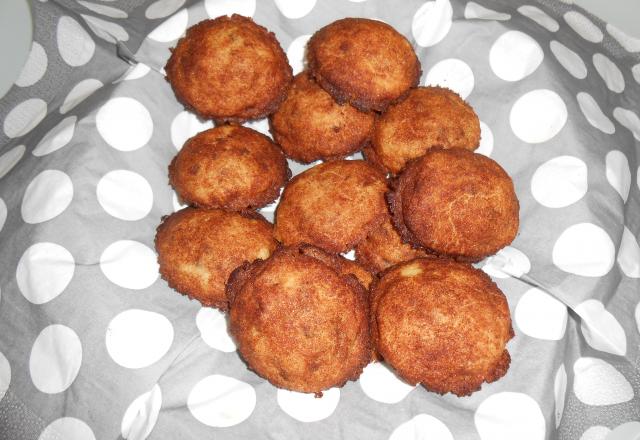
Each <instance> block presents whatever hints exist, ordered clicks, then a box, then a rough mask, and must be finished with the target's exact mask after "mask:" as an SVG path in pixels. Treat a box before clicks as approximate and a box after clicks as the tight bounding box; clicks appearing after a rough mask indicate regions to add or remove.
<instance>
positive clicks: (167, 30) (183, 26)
mask: <svg viewBox="0 0 640 440" xmlns="http://www.w3.org/2000/svg"><path fill="white" fill-rule="evenodd" d="M188 22H189V14H188V12H187V10H186V9H181V10H180V11H179V12H177V13H176V14H174V15H172V16H171V17H169V18H167V19H166V20H165V21H164V22H162V24H161V25H159V26H158V27H157V28H155V29H154V30H153V31H151V33H150V34H149V35H148V37H149V38H150V39H152V40H154V41H157V42H159V43H169V42H171V41H175V40H177V39H178V38H180V37H181V36H182V35H183V34H184V32H185V31H186V30H187V23H188Z"/></svg>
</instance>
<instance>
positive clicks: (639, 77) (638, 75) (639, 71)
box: [631, 64, 640, 84]
mask: <svg viewBox="0 0 640 440" xmlns="http://www.w3.org/2000/svg"><path fill="white" fill-rule="evenodd" d="M631 74H632V75H633V79H635V80H636V82H637V83H638V84H640V64H636V65H635V66H633V67H632V68H631Z"/></svg>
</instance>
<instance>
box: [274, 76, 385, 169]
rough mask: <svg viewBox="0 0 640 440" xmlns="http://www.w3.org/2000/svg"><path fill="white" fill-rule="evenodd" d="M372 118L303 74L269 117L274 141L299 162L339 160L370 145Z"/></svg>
mask: <svg viewBox="0 0 640 440" xmlns="http://www.w3.org/2000/svg"><path fill="white" fill-rule="evenodd" d="M373 120H374V116H373V114H372V113H364V112H361V111H360V110H358V109H356V108H355V107H352V106H351V105H349V104H344V105H340V104H338V103H336V102H335V101H334V100H333V98H332V97H331V95H329V94H328V93H327V92H325V91H324V90H323V89H322V87H320V86H319V85H318V84H316V83H315V81H313V79H311V77H310V76H309V74H308V73H307V72H302V73H300V74H298V75H296V77H295V78H294V79H293V83H292V84H291V88H290V89H289V93H288V95H287V98H286V99H285V100H284V102H283V103H282V105H281V106H280V108H278V110H277V111H276V112H275V113H274V114H272V115H271V118H270V125H271V133H272V134H273V139H274V140H275V141H276V142H277V143H278V144H279V145H280V146H281V147H282V149H283V150H284V152H285V154H286V155H287V156H288V157H290V158H292V159H293V160H296V161H298V162H302V163H309V162H313V161H315V160H319V159H322V160H330V159H340V158H343V157H345V156H348V155H350V154H352V153H355V152H356V151H358V150H359V149H361V148H362V147H363V146H364V145H365V144H366V143H368V142H369V138H370V136H371V131H372V130H373Z"/></svg>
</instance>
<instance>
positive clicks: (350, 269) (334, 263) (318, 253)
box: [299, 244, 373, 289]
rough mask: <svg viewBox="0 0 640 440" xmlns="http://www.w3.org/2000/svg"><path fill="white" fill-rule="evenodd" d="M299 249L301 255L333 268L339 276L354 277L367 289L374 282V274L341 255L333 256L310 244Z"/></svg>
mask: <svg viewBox="0 0 640 440" xmlns="http://www.w3.org/2000/svg"><path fill="white" fill-rule="evenodd" d="M299 248H300V253H302V254H303V255H307V256H309V257H313V258H315V259H316V260H320V261H322V262H323V263H324V264H326V265H327V266H330V267H332V268H333V270H335V271H336V272H338V273H339V274H341V275H345V276H346V275H353V276H354V277H356V279H357V280H358V282H359V283H360V284H362V285H363V286H364V288H365V289H369V287H370V286H371V283H372V282H373V274H372V273H371V272H370V271H369V270H367V269H366V268H364V267H363V266H361V265H360V264H358V263H356V262H355V261H351V260H347V259H346V258H344V257H342V256H340V255H336V254H331V253H329V252H327V251H324V250H322V249H320V248H317V247H315V246H312V245H310V244H302V245H300V246H299Z"/></svg>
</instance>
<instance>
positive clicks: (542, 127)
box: [509, 89, 567, 144]
mask: <svg viewBox="0 0 640 440" xmlns="http://www.w3.org/2000/svg"><path fill="white" fill-rule="evenodd" d="M566 122H567V106H566V105H565V103H564V101H563V100H562V98H561V97H560V96H559V95H558V94H557V93H556V92H553V91H551V90H547V89H537V90H532V91H530V92H527V93H525V94H524V95H522V96H521V97H520V98H518V100H517V101H516V102H515V103H514V104H513V107H511V112H510V114H509V123H510V125H511V129H512V130H513V133H514V134H515V135H516V136H517V137H518V138H519V139H520V140H522V141H524V142H527V143H530V144H539V143H542V142H546V141H548V140H550V139H552V138H553V137H554V136H555V135H557V134H558V133H559V132H560V130H562V127H564V125H565V123H566Z"/></svg>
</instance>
